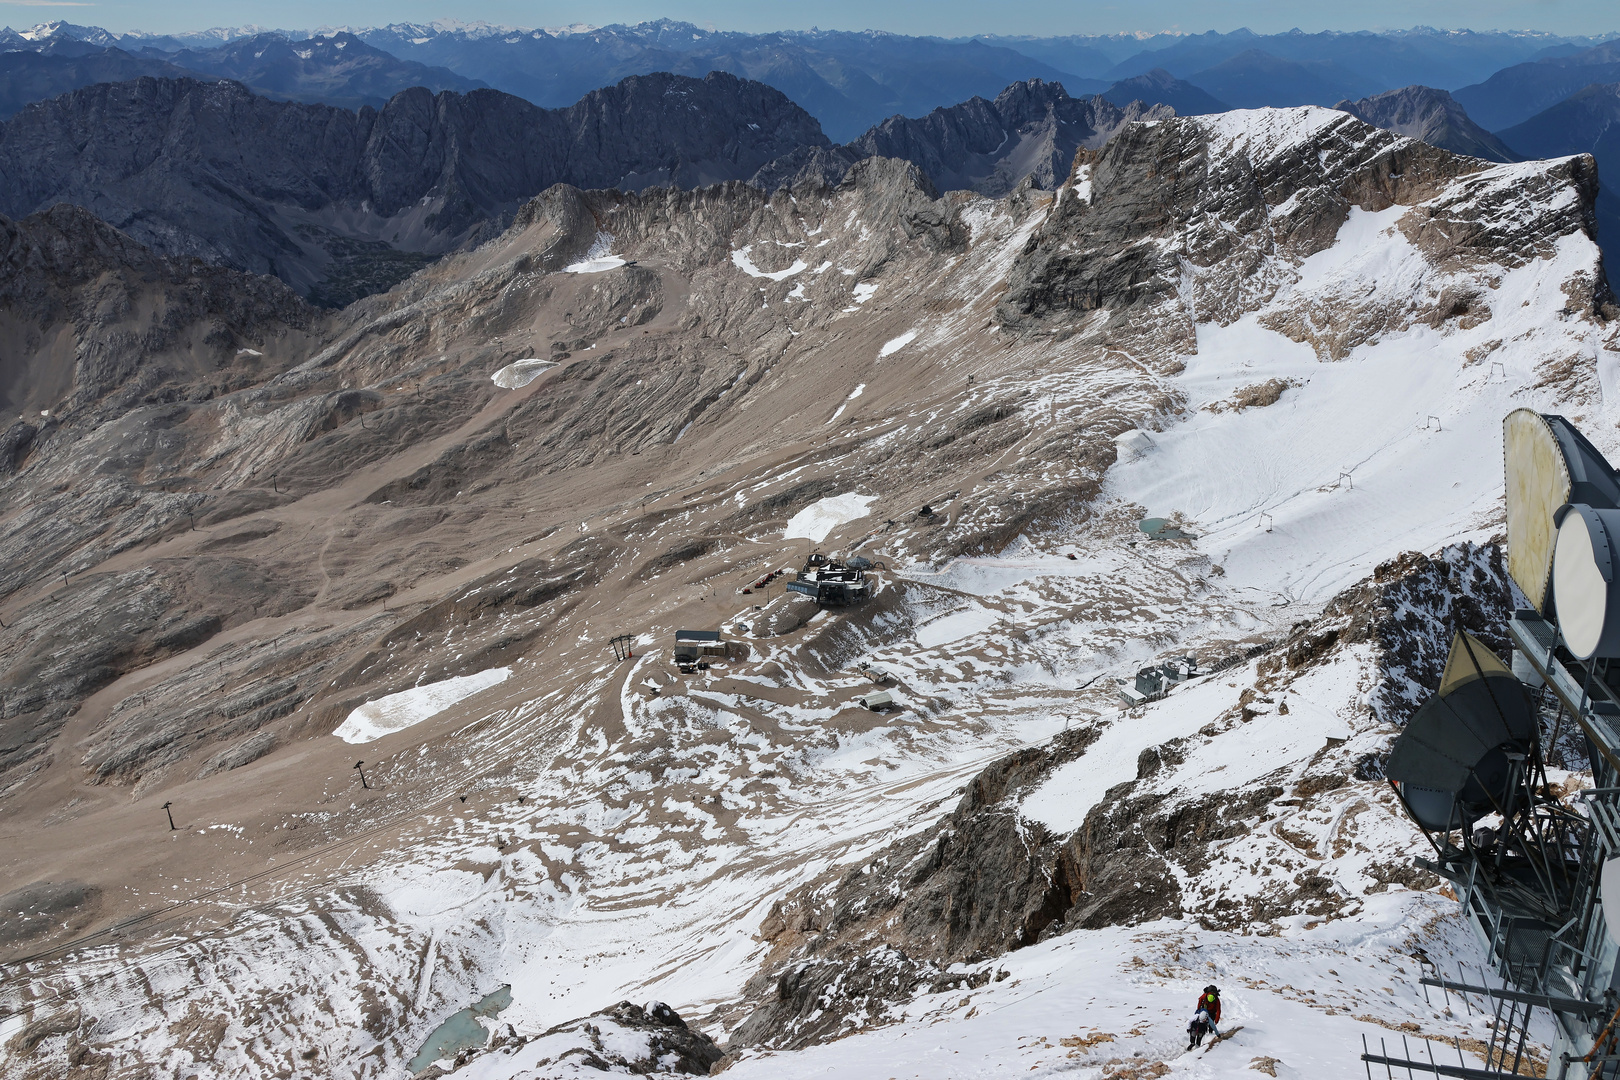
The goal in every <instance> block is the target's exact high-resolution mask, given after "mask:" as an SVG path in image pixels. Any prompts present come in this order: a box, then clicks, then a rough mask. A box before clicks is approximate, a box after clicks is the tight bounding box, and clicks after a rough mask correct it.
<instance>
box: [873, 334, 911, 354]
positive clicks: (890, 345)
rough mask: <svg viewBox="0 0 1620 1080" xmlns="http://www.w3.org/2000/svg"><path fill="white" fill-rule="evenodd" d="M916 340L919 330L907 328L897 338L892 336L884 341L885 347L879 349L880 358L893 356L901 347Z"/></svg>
mask: <svg viewBox="0 0 1620 1080" xmlns="http://www.w3.org/2000/svg"><path fill="white" fill-rule="evenodd" d="M916 340H917V331H915V330H907V331H906V332H905V333H903V334H901V335H900V336H899V337H897V338H890V339H889V340H888V341H885V342H884V343H883V348H881V349H879V350H878V359H879V360H881V359H883V358H884V357H885V356H893V355H894V354H895V353H897V352H899V351H900V350H901V349H903V348H905V347H906V346H907V345H910V344H911V343H912V342H913V341H916Z"/></svg>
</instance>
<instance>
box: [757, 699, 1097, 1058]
mask: <svg viewBox="0 0 1620 1080" xmlns="http://www.w3.org/2000/svg"><path fill="white" fill-rule="evenodd" d="M1096 734H1097V733H1096V731H1095V730H1092V729H1084V730H1076V731H1073V732H1069V733H1066V734H1064V735H1063V736H1060V737H1059V738H1057V739H1054V740H1053V741H1052V742H1051V743H1050V744H1048V745H1047V746H1045V747H1041V748H1033V749H1029V750H1024V751H1020V752H1019V753H1017V754H1014V755H1012V756H1010V757H1006V758H1003V759H1001V760H999V761H997V762H995V763H994V764H992V765H990V766H988V767H987V768H986V769H985V770H984V771H983V772H981V773H980V774H979V775H978V776H976V777H975V778H974V779H973V780H972V782H971V783H969V785H968V787H967V790H966V792H965V793H964V794H963V796H962V799H961V801H960V802H959V803H958V804H957V806H956V809H955V810H953V811H952V812H951V813H949V814H947V815H945V816H944V817H943V818H941V819H940V820H939V822H938V823H937V824H936V825H935V826H934V827H933V828H931V829H928V830H926V831H924V832H923V833H920V834H918V835H916V836H912V837H909V838H907V839H905V840H902V841H900V842H898V843H896V844H893V845H891V846H890V847H888V848H886V849H885V850H883V851H881V852H879V853H878V854H876V855H875V856H873V857H872V858H871V859H869V860H866V861H863V862H862V863H861V864H860V865H859V866H855V867H851V868H849V869H848V870H847V872H843V873H841V874H840V875H838V876H836V877H832V878H829V879H827V880H823V881H820V882H814V883H811V884H810V885H807V886H805V887H803V888H801V889H798V890H796V891H795V892H793V893H791V894H789V895H788V896H787V897H786V898H785V899H783V900H781V901H778V902H777V903H776V904H775V905H774V906H773V907H772V909H771V912H770V914H769V915H767V916H766V918H765V921H764V922H763V923H762V924H761V925H760V936H761V937H763V938H764V939H765V940H766V941H768V942H770V943H771V945H772V954H771V958H770V959H769V960H768V961H767V963H766V965H765V967H764V968H763V969H762V970H761V972H760V973H759V974H758V975H757V976H755V977H754V979H752V980H751V981H750V982H749V984H748V988H747V991H746V993H747V995H748V997H749V998H751V999H753V1000H755V1001H757V1002H758V1004H757V1007H756V1008H755V1009H754V1011H753V1012H752V1013H750V1014H749V1016H748V1018H747V1019H746V1020H745V1021H743V1023H742V1024H741V1025H739V1026H738V1028H737V1029H736V1031H735V1032H734V1033H733V1036H732V1038H733V1042H734V1044H735V1045H738V1046H754V1045H761V1046H770V1047H776V1048H795V1047H801V1046H807V1045H810V1044H812V1043H817V1042H824V1041H827V1040H828V1039H832V1038H836V1037H838V1036H839V1035H841V1034H845V1033H847V1032H848V1031H849V1030H851V1029H853V1028H855V1027H858V1026H861V1025H863V1024H865V1023H868V1022H871V1021H873V1020H875V1019H876V1018H877V1017H878V1016H880V1015H881V1014H882V1013H883V1011H884V1010H885V1008H886V1003H887V1002H890V1001H895V1000H900V1001H904V1000H907V999H909V998H910V997H911V996H912V995H913V994H915V993H917V992H919V990H920V989H921V988H922V987H925V986H927V987H932V988H933V989H938V990H943V989H946V988H948V987H950V986H952V985H956V984H967V983H969V982H970V980H972V979H973V978H974V976H972V975H963V974H960V973H953V972H952V970H951V969H952V966H953V965H960V964H976V963H982V962H983V961H985V960H988V959H990V958H993V957H996V956H999V955H1001V954H1002V953H1004V952H1006V951H1008V950H1010V949H1016V948H1019V947H1021V946H1023V945H1028V944H1030V943H1032V942H1034V941H1035V940H1036V939H1037V938H1038V937H1039V935H1040V934H1041V932H1042V931H1043V930H1045V929H1046V928H1047V927H1048V926H1050V925H1051V924H1052V923H1053V922H1054V921H1055V920H1057V919H1059V918H1061V917H1063V915H1064V913H1065V912H1066V911H1068V910H1069V908H1070V907H1071V906H1072V896H1071V890H1070V883H1069V881H1068V879H1067V878H1066V877H1065V876H1064V875H1063V871H1062V869H1061V868H1059V866H1058V865H1057V863H1056V853H1057V848H1058V840H1059V838H1057V837H1053V836H1051V835H1050V834H1048V833H1046V831H1045V830H1044V829H1043V828H1042V827H1041V826H1040V825H1038V824H1036V825H1032V824H1031V823H1027V822H1025V821H1023V820H1022V819H1021V818H1020V817H1019V815H1018V810H1017V804H1018V800H1019V797H1020V796H1021V795H1022V794H1023V793H1024V792H1026V791H1027V790H1028V789H1029V788H1031V787H1033V786H1034V785H1035V784H1037V783H1039V782H1040V780H1041V779H1042V778H1043V777H1044V776H1045V775H1046V774H1047V773H1048V772H1050V771H1051V770H1052V769H1054V768H1056V767H1057V766H1059V765H1061V764H1063V763H1064V762H1067V761H1072V760H1074V759H1075V758H1077V757H1079V756H1080V755H1081V754H1083V753H1084V751H1085V748H1086V747H1087V746H1088V745H1090V743H1091V742H1092V741H1093V740H1094V739H1095V738H1096ZM959 970H960V969H959V968H958V969H956V971H957V972H959ZM988 978H989V976H988V975H984V976H982V977H981V981H982V980H986V979H988Z"/></svg>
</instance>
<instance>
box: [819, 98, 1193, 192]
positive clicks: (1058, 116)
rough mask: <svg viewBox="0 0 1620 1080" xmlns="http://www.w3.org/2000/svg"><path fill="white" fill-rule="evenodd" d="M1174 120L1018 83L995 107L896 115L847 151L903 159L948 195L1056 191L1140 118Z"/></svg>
mask: <svg viewBox="0 0 1620 1080" xmlns="http://www.w3.org/2000/svg"><path fill="white" fill-rule="evenodd" d="M1174 115H1175V111H1174V110H1173V109H1171V108H1170V107H1169V106H1167V105H1143V104H1142V103H1141V102H1140V101H1133V102H1130V103H1128V104H1126V105H1124V106H1123V107H1121V106H1117V105H1114V104H1113V103H1112V102H1110V101H1108V99H1106V98H1103V97H1090V98H1072V97H1070V96H1069V95H1068V93H1067V92H1065V91H1064V89H1063V87H1062V86H1061V85H1059V84H1057V83H1049V82H1043V81H1042V80H1040V79H1030V80H1029V81H1027V82H1020V83H1013V84H1012V85H1011V86H1009V87H1007V89H1005V90H1003V91H1002V92H1001V93H1000V94H997V95H996V99H995V100H994V101H986V100H985V99H984V98H974V99H973V100H971V101H966V102H963V103H962V104H960V105H953V106H951V107H950V108H948V109H935V110H934V111H933V112H931V113H929V114H928V115H927V116H924V117H921V118H920V119H916V120H912V119H908V118H906V117H903V116H896V117H892V118H891V119H888V120H885V121H884V122H883V123H881V124H879V125H878V126H877V127H874V128H873V129H872V130H870V131H868V132H867V133H866V134H864V135H862V136H861V137H860V138H858V139H856V140H855V141H854V142H852V143H850V144H849V146H848V149H849V150H852V151H855V152H857V153H859V154H860V155H862V156H867V157H894V158H904V159H905V160H907V161H910V162H913V163H914V164H916V165H917V167H918V168H920V169H922V171H923V172H924V173H926V174H927V175H928V178H929V180H931V181H933V183H934V186H935V187H937V188H939V189H940V190H941V191H949V190H955V189H962V188H965V189H969V190H973V191H977V192H980V193H981V194H984V195H991V196H1000V195H1005V194H1006V193H1007V192H1009V191H1011V190H1012V189H1013V188H1014V187H1016V186H1017V185H1018V184H1019V183H1021V182H1022V181H1023V180H1024V179H1025V178H1026V177H1027V178H1028V179H1029V180H1030V181H1031V182H1032V183H1033V184H1034V185H1035V186H1036V187H1040V188H1045V189H1047V190H1050V189H1052V188H1054V187H1056V186H1057V185H1058V184H1060V183H1062V182H1063V179H1064V177H1065V176H1066V175H1067V174H1068V171H1069V167H1070V165H1071V164H1072V163H1073V161H1074V155H1075V152H1076V151H1077V150H1079V149H1081V148H1082V147H1084V148H1086V149H1088V150H1095V149H1097V148H1099V147H1101V146H1102V145H1103V144H1104V143H1106V142H1107V141H1108V140H1109V139H1110V138H1112V137H1113V136H1114V134H1115V133H1116V132H1117V131H1119V130H1120V128H1122V127H1124V126H1125V125H1126V124H1129V123H1131V122H1133V121H1136V120H1163V119H1167V118H1169V117H1171V116H1174Z"/></svg>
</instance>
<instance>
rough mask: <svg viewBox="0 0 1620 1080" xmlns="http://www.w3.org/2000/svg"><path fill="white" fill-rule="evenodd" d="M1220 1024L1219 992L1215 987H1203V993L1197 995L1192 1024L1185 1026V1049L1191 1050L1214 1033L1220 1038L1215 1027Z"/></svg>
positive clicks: (1218, 1031) (1218, 1030)
mask: <svg viewBox="0 0 1620 1080" xmlns="http://www.w3.org/2000/svg"><path fill="white" fill-rule="evenodd" d="M1220 1022H1221V991H1220V989H1219V988H1218V987H1215V986H1206V987H1204V992H1203V993H1202V994H1199V995H1198V1005H1197V1008H1196V1011H1195V1012H1194V1013H1193V1018H1192V1023H1190V1024H1188V1025H1187V1049H1189V1050H1191V1049H1192V1048H1193V1047H1195V1046H1198V1045H1199V1044H1200V1043H1202V1042H1203V1041H1204V1036H1205V1035H1206V1034H1208V1033H1210V1032H1214V1034H1215V1037H1216V1038H1220V1034H1221V1032H1220V1029H1219V1028H1217V1027H1216V1025H1217V1024H1219V1023H1220Z"/></svg>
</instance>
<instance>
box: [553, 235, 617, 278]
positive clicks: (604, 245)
mask: <svg viewBox="0 0 1620 1080" xmlns="http://www.w3.org/2000/svg"><path fill="white" fill-rule="evenodd" d="M612 252H613V237H611V236H609V235H608V234H607V233H605V232H599V233H597V234H596V242H595V243H594V244H592V245H591V250H589V251H587V252H586V253H585V257H584V258H583V259H581V260H580V261H579V262H576V263H569V264H568V265H567V266H565V267H563V273H565V274H600V273H601V272H602V271H604V270H612V269H615V268H616V267H620V266H623V265H624V259H623V258H622V257H621V256H618V255H614V254H612Z"/></svg>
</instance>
